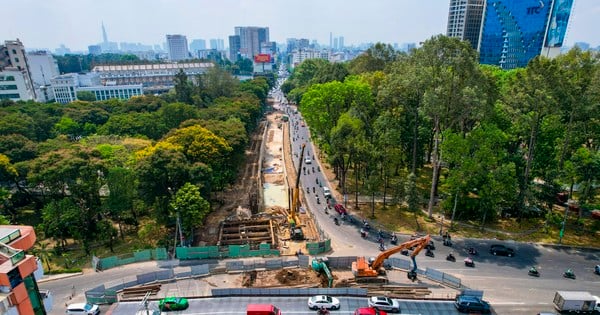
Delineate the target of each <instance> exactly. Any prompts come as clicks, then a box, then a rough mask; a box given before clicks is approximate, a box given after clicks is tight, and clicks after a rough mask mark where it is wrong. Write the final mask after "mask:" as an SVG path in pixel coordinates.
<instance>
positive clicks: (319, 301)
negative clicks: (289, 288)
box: [308, 295, 340, 310]
mask: <svg viewBox="0 0 600 315" xmlns="http://www.w3.org/2000/svg"><path fill="white" fill-rule="evenodd" d="M321 307H325V308H326V309H328V310H339V309H340V300H338V299H336V298H334V297H332V296H328V295H315V296H312V297H310V298H309V299H308V308H310V309H313V310H319V309H321Z"/></svg>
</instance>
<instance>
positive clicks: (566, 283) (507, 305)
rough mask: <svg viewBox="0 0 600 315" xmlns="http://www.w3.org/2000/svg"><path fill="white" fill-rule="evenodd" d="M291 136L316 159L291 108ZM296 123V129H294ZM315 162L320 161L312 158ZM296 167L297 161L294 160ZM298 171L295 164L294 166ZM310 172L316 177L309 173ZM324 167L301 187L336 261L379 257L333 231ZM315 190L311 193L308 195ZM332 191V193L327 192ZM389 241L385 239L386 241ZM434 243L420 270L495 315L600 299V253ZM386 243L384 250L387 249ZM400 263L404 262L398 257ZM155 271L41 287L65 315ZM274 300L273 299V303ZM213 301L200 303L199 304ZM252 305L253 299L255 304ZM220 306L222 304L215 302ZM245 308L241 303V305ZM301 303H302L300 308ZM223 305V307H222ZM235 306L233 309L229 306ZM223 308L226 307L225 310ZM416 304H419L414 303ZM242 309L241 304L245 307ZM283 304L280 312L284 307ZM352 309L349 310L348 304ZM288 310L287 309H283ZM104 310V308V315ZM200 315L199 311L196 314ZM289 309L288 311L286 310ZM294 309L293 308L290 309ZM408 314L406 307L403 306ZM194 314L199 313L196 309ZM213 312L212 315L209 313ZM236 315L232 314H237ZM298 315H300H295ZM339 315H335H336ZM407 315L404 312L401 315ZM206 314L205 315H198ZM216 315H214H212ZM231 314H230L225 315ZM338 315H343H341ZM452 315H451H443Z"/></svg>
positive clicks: (355, 230)
mask: <svg viewBox="0 0 600 315" xmlns="http://www.w3.org/2000/svg"><path fill="white" fill-rule="evenodd" d="M289 109H290V110H289V111H288V112H289V116H290V126H292V127H291V128H290V130H292V133H291V134H292V138H293V139H294V140H293V144H292V149H293V151H294V153H296V154H299V152H300V151H299V149H300V146H301V144H303V143H306V144H307V151H306V152H305V153H306V154H305V156H309V157H311V159H313V157H312V155H313V154H314V148H313V147H312V145H311V143H310V141H309V132H308V130H307V129H308V128H307V127H302V121H301V117H300V114H293V112H294V108H293V107H290V108H289ZM296 123H297V128H296V127H294V125H295V124H296ZM315 158H316V159H318V156H316V155H315ZM294 160H295V161H294V162H295V163H297V162H298V158H297V157H296V158H295V159H294ZM296 166H297V164H296ZM312 167H314V168H315V171H316V172H313V170H312ZM317 167H319V168H321V169H322V165H321V164H319V161H318V160H314V159H313V162H312V164H311V165H310V168H309V169H308V168H307V169H308V170H309V171H307V174H306V175H304V174H303V175H302V177H301V183H302V187H304V192H305V194H306V205H307V206H308V207H309V208H310V209H312V210H313V214H314V217H315V219H316V220H317V221H318V223H319V225H320V226H321V228H322V229H323V230H325V232H326V233H327V234H328V235H329V237H330V238H331V239H332V247H333V249H334V252H333V254H331V255H334V256H355V255H357V254H360V255H365V256H376V255H377V254H379V253H380V252H379V250H378V246H377V243H376V240H375V234H376V233H371V235H370V236H369V238H368V239H363V238H361V237H360V234H359V228H360V225H361V222H358V221H355V222H353V223H351V222H348V221H340V223H341V225H340V226H337V225H335V224H334V222H333V217H334V216H337V215H338V214H337V213H335V211H333V210H331V211H329V213H325V211H324V209H325V204H324V196H323V192H322V190H321V189H318V187H319V186H318V185H317V184H316V180H317V179H318V180H319V182H320V183H324V182H325V177H324V176H323V174H322V172H319V171H318V170H317ZM306 187H309V189H310V193H306ZM312 187H316V188H315V193H313V191H312ZM330 188H333V187H330ZM317 196H318V197H319V199H320V201H321V203H320V204H317V202H316V197H317ZM388 236H389V235H388ZM406 240H408V236H407V235H399V242H403V241H406ZM434 240H435V241H436V246H437V248H436V250H435V251H434V253H435V257H433V258H431V257H426V256H424V255H420V256H419V257H418V259H417V260H418V263H419V267H420V268H422V269H424V268H426V267H429V268H434V269H437V270H440V271H443V272H446V273H449V274H452V275H455V276H457V277H459V278H460V279H461V280H462V283H463V285H465V286H467V287H470V288H473V289H477V290H484V292H485V295H484V299H485V300H488V301H490V302H491V303H492V306H493V308H494V310H495V311H496V312H497V313H498V314H535V313H537V312H540V311H551V310H552V306H551V304H550V303H551V302H552V298H553V296H554V292H555V291H556V290H578V291H589V292H591V293H592V294H594V295H600V276H597V275H595V274H593V270H592V268H593V266H594V265H596V264H599V263H600V251H598V250H583V249H574V248H568V247H553V246H542V245H536V244H527V243H514V242H500V241H495V240H480V239H453V243H454V244H453V246H452V247H446V246H442V245H441V238H439V237H434ZM491 244H505V245H507V246H509V247H512V248H514V249H515V250H516V256H515V257H495V256H493V255H491V254H490V253H489V252H488V250H489V246H490V245H491ZM389 245H390V244H389V238H388V240H387V246H389ZM467 247H474V248H476V249H477V250H478V251H479V255H478V256H475V257H474V261H475V264H476V266H475V268H468V267H465V266H464V264H463V263H462V259H464V258H465V257H466V256H467V254H466V251H465V248H467ZM450 251H453V252H454V254H455V256H456V257H457V262H455V263H452V262H448V261H446V260H445V257H446V255H447V254H448V253H449V252H450ZM400 257H402V256H400ZM531 266H538V270H539V271H540V273H541V277H539V278H534V277H530V276H528V275H527V270H528V269H529V267H531ZM567 268H572V269H573V270H574V272H575V274H576V275H577V280H570V279H565V278H563V277H562V272H563V271H564V270H566V269H567ZM155 270H159V268H158V267H157V266H156V263H155V262H146V263H140V264H135V265H128V266H123V267H119V268H115V269H111V270H107V271H105V272H102V273H86V274H84V275H82V276H77V277H73V278H69V279H62V280H56V281H51V282H44V283H40V284H39V287H40V289H42V290H50V291H51V292H52V293H53V295H54V299H55V309H54V311H53V312H51V314H52V315H54V314H57V315H58V314H63V310H64V308H62V305H63V304H64V303H65V302H69V301H68V300H65V297H66V296H69V295H71V291H72V290H73V287H74V288H75V291H76V292H75V293H76V298H77V299H79V301H81V298H82V295H83V291H85V290H88V289H91V288H93V287H96V286H98V285H100V284H103V283H107V284H108V283H111V284H112V283H114V282H118V281H124V280H123V279H125V278H127V277H131V276H133V275H136V274H142V273H146V272H150V271H155ZM273 299H276V298H271V299H269V300H273ZM210 300H211V299H202V300H201V301H204V302H202V303H206V301H210ZM253 301H255V300H254V298H253ZM218 303H220V302H218ZM244 303H245V302H244ZM303 303H305V302H303ZM226 304H227V303H226ZM229 304H233V303H229ZM229 304H227V305H229ZM416 304H418V303H416ZM244 305H245V304H244ZM283 305H286V304H282V306H281V307H282V308H283V307H284V306H283ZM303 305H304V304H303ZM348 305H349V306H348V307H350V304H348ZM286 307H287V306H286ZM105 309H106V308H105V307H103V310H105ZM199 309H200V310H202V309H203V307H200V308H199ZM286 309H288V308H286ZM293 309H294V310H295V309H296V308H295V307H294V308H293ZM407 309H409V307H408V306H407ZM194 312H197V310H196V309H195V308H194ZM211 312H212V311H211ZM239 312H240V311H235V312H234V313H231V314H238V313H239ZM296 312H298V313H296ZM286 313H289V314H312V313H310V312H306V311H305V310H304V309H302V308H298V311H292V309H291V308H290V312H286ZM336 313H338V312H336ZM402 313H403V314H404V313H405V312H404V311H403V312H402ZM188 314H192V313H188ZM196 314H209V313H206V312H205V313H196ZM210 314H218V313H210ZM228 314H229V313H228ZM340 314H344V313H343V312H340ZM421 314H444V313H440V312H438V311H437V310H436V311H430V312H421ZM447 314H453V313H447Z"/></svg>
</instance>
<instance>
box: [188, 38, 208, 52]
mask: <svg viewBox="0 0 600 315" xmlns="http://www.w3.org/2000/svg"><path fill="white" fill-rule="evenodd" d="M205 49H206V41H205V40H204V39H194V40H192V42H191V43H190V52H191V53H192V55H194V54H196V53H197V51H198V50H205Z"/></svg>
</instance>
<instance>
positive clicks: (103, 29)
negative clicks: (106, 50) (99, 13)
mask: <svg viewBox="0 0 600 315" xmlns="http://www.w3.org/2000/svg"><path fill="white" fill-rule="evenodd" d="M102 42H103V43H105V44H106V43H108V36H107V35H106V29H105V28H104V21H102Z"/></svg>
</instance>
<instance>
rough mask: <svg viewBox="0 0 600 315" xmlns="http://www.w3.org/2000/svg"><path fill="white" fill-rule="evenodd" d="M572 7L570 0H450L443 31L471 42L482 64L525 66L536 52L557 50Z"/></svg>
mask: <svg viewBox="0 0 600 315" xmlns="http://www.w3.org/2000/svg"><path fill="white" fill-rule="evenodd" d="M482 6H483V7H482ZM572 6H573V0H521V1H514V0H451V1H450V11H449V13H448V31H447V34H448V36H452V37H458V38H460V39H463V40H468V41H469V42H471V45H472V46H473V47H474V48H476V49H477V51H478V52H479V62H480V63H482V64H491V65H497V66H499V67H501V68H503V69H514V68H519V67H525V66H527V64H528V63H529V61H530V60H531V59H533V58H534V57H536V56H538V55H540V54H541V55H543V56H546V57H554V56H556V55H558V54H559V53H560V48H561V47H562V44H563V42H564V38H565V34H566V30H567V26H568V22H569V18H570V15H571V8H572ZM475 43H477V44H475Z"/></svg>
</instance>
